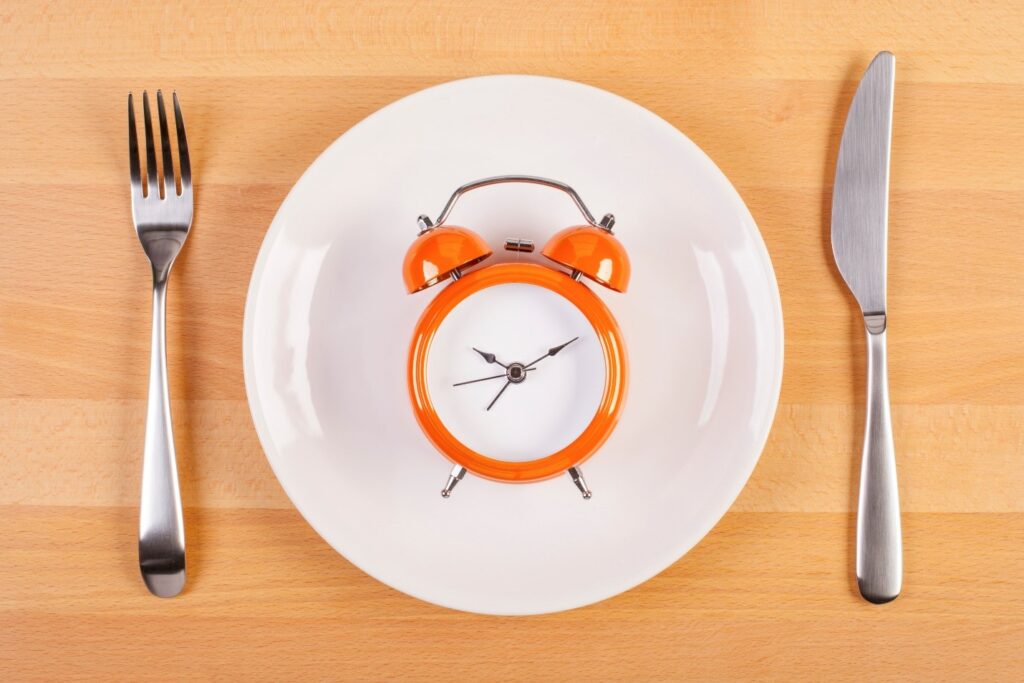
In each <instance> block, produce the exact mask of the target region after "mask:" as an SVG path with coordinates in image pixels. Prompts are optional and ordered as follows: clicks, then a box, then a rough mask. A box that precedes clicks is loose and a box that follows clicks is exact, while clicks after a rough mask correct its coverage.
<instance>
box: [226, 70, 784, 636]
mask: <svg viewBox="0 0 1024 683" xmlns="http://www.w3.org/2000/svg"><path fill="white" fill-rule="evenodd" d="M496 79H517V80H523V81H529V80H535V81H545V82H549V83H551V82H554V83H557V84H558V85H559V86H561V87H566V88H569V89H578V90H586V91H591V92H592V93H596V94H598V95H599V96H602V97H607V98H611V99H614V100H619V101H620V102H621V103H624V104H625V105H626V106H628V107H630V108H632V109H634V110H635V111H636V113H637V115H639V116H643V117H645V118H647V119H648V120H649V121H650V122H652V123H653V124H655V125H658V126H662V127H667V128H669V129H670V130H671V132H672V134H674V135H676V136H679V137H681V138H682V139H683V140H684V141H685V142H686V143H688V144H689V146H690V147H691V148H692V149H693V150H694V151H695V152H696V153H697V154H698V155H699V156H700V157H702V158H703V160H704V161H705V162H706V165H707V166H708V167H709V169H710V170H711V171H712V172H713V173H714V174H716V175H717V177H718V180H719V181H720V182H723V183H724V184H725V186H726V187H727V188H729V189H731V190H732V192H733V194H734V195H735V197H736V198H737V199H738V201H739V207H740V208H741V210H742V212H743V214H744V216H745V217H746V218H748V219H749V221H750V226H752V228H753V229H752V230H748V229H747V228H746V227H744V229H745V230H747V231H748V232H749V233H750V235H749V236H750V237H751V238H752V240H753V242H754V244H755V251H756V252H757V258H758V261H759V262H760V264H761V267H762V270H763V271H764V273H765V274H766V275H767V277H768V281H769V283H770V285H771V286H770V287H769V289H770V299H771V302H772V304H773V309H774V315H773V324H774V327H775V329H776V330H777V338H776V339H775V342H776V348H777V353H776V357H775V359H774V361H775V363H774V366H775V368H776V372H775V373H774V377H772V384H773V391H772V392H771V394H772V400H771V409H770V410H769V411H766V420H765V424H764V427H763V428H762V430H761V432H762V433H761V434H760V436H759V438H758V439H755V440H754V442H755V443H759V445H758V446H757V448H756V449H752V451H753V456H752V457H751V458H750V459H749V463H746V467H745V472H743V476H742V477H737V478H736V479H735V481H736V482H738V483H737V484H736V485H734V487H733V488H734V489H735V490H731V491H724V492H723V495H722V500H723V501H725V500H728V504H726V505H724V506H722V509H721V511H720V512H718V513H717V514H714V515H709V516H708V517H709V519H711V518H712V517H713V519H711V521H710V523H708V524H706V525H703V524H702V525H700V527H699V528H696V529H695V530H696V531H697V533H695V534H690V535H687V536H685V537H683V536H680V539H681V540H680V542H678V543H675V544H671V547H669V548H668V550H666V551H665V554H666V555H668V556H669V559H668V561H667V562H658V563H654V562H652V563H651V565H650V567H653V570H650V568H647V569H648V570H647V571H637V572H635V574H634V575H630V576H629V578H628V580H627V581H625V582H624V583H625V584H626V585H625V586H624V587H618V586H616V587H614V588H613V590H612V591H610V592H609V591H599V592H597V591H591V593H595V592H596V593H599V594H597V595H589V594H588V595H582V596H581V597H578V598H577V599H573V600H566V601H564V603H563V604H560V605H556V606H553V607H552V608H551V609H544V610H540V611H538V610H535V609H534V610H530V609H524V610H515V609H511V610H493V609H472V608H468V607H466V606H464V605H460V604H455V603H454V602H452V601H447V600H443V599H439V598H437V597H436V596H430V597H428V596H427V595H424V594H423V593H421V592H420V591H419V590H417V589H414V588H411V587H409V586H406V585H403V582H402V581H392V580H385V579H383V578H381V576H380V575H379V572H378V573H375V572H371V571H369V570H368V569H366V567H364V566H363V564H362V563H361V562H359V561H357V560H355V559H353V558H352V557H351V556H350V555H349V554H348V553H345V552H343V551H342V550H341V549H339V548H338V547H337V546H336V545H335V544H334V543H332V542H331V541H329V540H328V535H327V534H325V533H324V532H323V531H322V530H321V529H320V528H319V527H318V526H317V524H316V523H315V522H314V521H313V520H312V519H311V518H310V516H309V515H307V514H306V512H305V511H304V510H303V506H302V505H301V504H300V503H299V499H297V498H296V497H295V496H294V495H292V492H291V491H290V490H289V487H288V485H287V484H286V483H285V480H284V479H283V478H282V477H281V474H280V472H279V471H278V469H277V467H276V466H275V464H274V457H272V456H271V453H275V454H276V455H275V457H278V458H280V457H282V456H281V455H280V454H278V453H277V451H276V450H275V449H274V448H273V442H272V440H271V438H270V434H269V429H268V427H267V425H266V421H265V418H264V417H263V414H262V411H261V408H260V406H259V401H258V400H256V398H255V397H256V396H258V393H257V391H256V389H255V382H256V380H255V367H254V363H255V361H254V359H253V352H252V351H251V350H250V349H251V348H252V343H253V335H254V329H253V327H254V325H255V322H254V311H255V298H256V292H257V290H259V289H260V284H261V282H262V279H263V276H264V273H265V271H266V261H267V259H268V258H269V250H270V245H272V244H273V243H274V241H275V240H276V238H277V236H278V234H279V233H280V232H281V230H282V229H283V227H282V226H283V224H284V223H283V221H279V220H278V218H279V217H280V216H281V213H282V211H283V210H284V209H285V207H286V206H288V205H289V203H290V201H291V199H292V197H293V196H294V195H295V193H296V189H297V188H298V187H299V186H300V185H301V184H302V181H303V180H304V179H305V178H306V177H307V176H309V175H311V174H312V173H313V172H314V170H315V169H317V168H318V167H319V166H320V165H321V164H323V163H325V162H324V159H325V158H326V157H327V155H328V153H329V152H330V151H331V150H332V149H333V148H334V147H335V146H337V145H339V144H341V143H342V141H343V140H344V139H345V138H346V137H347V136H349V135H351V134H352V133H353V132H354V131H357V130H359V129H360V128H362V127H363V126H365V125H369V124H371V123H372V122H373V121H374V120H375V119H377V118H378V117H380V116H383V115H384V113H385V112H387V111H389V110H391V109H392V108H395V107H398V106H400V105H405V104H408V103H409V102H410V101H412V100H415V99H418V98H421V97H424V96H426V95H427V94H428V93H433V92H434V91H436V90H438V89H445V88H451V87H459V86H465V85H466V84H468V83H470V82H480V81H489V80H496ZM784 366H785V328H784V319H783V310H782V297H781V294H780V292H779V285H778V279H777V277H776V275H775V268H774V265H773V264H772V260H771V255H770V254H769V252H768V247H767V245H766V244H765V241H764V236H763V235H762V233H761V229H760V227H759V226H758V223H757V221H756V220H755V219H754V216H753V214H752V213H751V212H750V208H749V207H748V206H747V203H746V201H744V199H743V196H742V195H741V194H740V193H739V191H738V190H737V189H736V186H735V185H733V183H732V181H731V180H729V178H728V176H726V175H725V173H724V172H723V171H722V169H721V168H719V166H718V165H717V164H716V163H715V162H714V160H713V159H711V157H710V156H708V154H707V153H706V152H705V151H704V150H703V149H702V148H701V147H700V146H699V145H698V144H697V143H696V142H694V141H693V140H692V139H691V138H690V137H689V136H688V135H687V134H686V133H684V132H683V131H682V130H680V129H679V128H677V127H676V126H674V125H672V124H671V123H670V122H669V121H667V120H665V119H663V118H662V117H661V116H659V115H658V114H656V113H654V112H653V111H651V110H650V109H647V108H646V107H644V106H643V105H641V104H638V103H637V102H634V101H632V100H630V99H628V98H626V97H623V96H622V95H619V94H617V93H614V92H611V91H609V90H605V89H603V88H598V87H596V86H592V85H589V84H587V83H583V82H580V81H574V80H569V79H564V78H557V77H553V76H544V75H536V74H523V73H502V74H489V75H480V76H470V77H466V78H458V79H453V80H448V81H442V82H440V83H436V84H434V85H431V86H428V87H426V88H422V89H420V90H416V91H414V92H411V93H409V94H407V95H404V96H402V97H400V98H398V99H396V100H394V101H392V102H390V103H388V104H386V105H384V106H383V107H380V108H379V109H376V110H374V111H373V112H372V113H370V114H369V115H367V116H365V117H364V118H362V119H360V120H359V121H358V122H356V123H355V124H354V125H352V126H351V127H349V128H347V129H346V130H345V131H344V132H342V133H341V134H340V135H338V136H337V137H336V138H335V139H334V140H333V141H332V142H331V143H330V144H329V145H328V146H327V147H325V148H324V149H323V151H321V152H320V153H319V154H318V155H317V156H316V158H315V159H313V161H312V162H311V163H310V164H309V166H307V167H306V169H305V170H304V171H303V172H302V174H301V175H300V176H299V177H298V179H296V181H295V182H294V183H293V184H292V186H291V188H290V189H289V190H288V193H287V194H286V195H285V196H284V198H283V199H282V200H281V203H280V205H279V206H278V207H277V210H276V211H275V212H274V217H273V218H272V219H271V221H270V225H269V226H268V227H267V230H266V232H265V233H264V235H263V239H262V241H261V242H260V248H259V252H258V254H257V256H256V260H255V261H254V262H253V266H252V275H251V276H250V279H249V287H248V289H247V291H246V297H245V309H244V312H243V320H242V371H243V378H244V383H245V395H246V404H247V405H248V407H249V414H250V417H251V418H252V421H253V425H254V427H255V429H256V435H257V438H258V440H259V443H260V448H261V449H262V450H263V456H264V457H265V458H266V460H267V462H268V464H269V465H270V469H271V471H272V472H273V473H274V477H275V478H276V479H277V481H278V483H279V484H280V486H281V488H282V489H283V490H284V492H285V495H286V496H287V497H288V501H289V503H291V505H292V506H293V507H294V508H295V509H296V510H297V511H298V512H299V514H300V515H301V516H302V518H303V520H305V522H306V523H307V524H309V526H310V527H311V528H312V529H313V530H314V531H315V532H316V533H317V535H318V536H319V537H320V539H321V540H322V541H323V542H324V543H326V544H327V545H328V547H330V548H331V549H332V550H333V551H334V552H336V553H337V554H338V555H340V556H341V557H342V558H343V559H345V561H347V562H349V563H350V564H352V565H353V566H354V567H356V568H357V569H359V570H360V571H361V572H363V573H364V574H366V575H367V576H369V577H371V578H373V579H374V580H375V581H378V582H380V583H381V584H383V585H385V586H387V587H388V588H391V589H392V590H395V591H397V592H400V593H404V594H406V595H408V596H410V597H413V598H415V599H417V600H421V601H423V602H426V603H429V604H432V605H437V606H439V607H443V608H447V609H452V610H455V611H459V612H466V613H470V614H484V615H491V616H532V615H541V614H553V613H558V612H564V611H569V610H573V609H578V608H582V607H586V606H589V605H595V604H598V603H601V602H604V601H605V600H610V599H612V598H614V597H617V596H619V595H622V594H623V593H626V592H628V591H631V590H633V589H635V588H637V587H639V586H641V585H642V584H644V583H646V582H648V581H650V580H651V579H653V578H654V577H656V576H658V575H659V574H661V573H662V572H664V571H665V570H666V569H668V568H669V567H671V566H672V565H674V564H675V563H677V562H679V561H680V560H682V559H683V558H684V557H685V556H686V555H687V553H689V552H690V551H691V550H692V549H693V548H695V547H696V546H697V545H698V544H699V543H700V542H701V541H702V540H704V538H706V537H707V535H708V534H709V533H710V532H711V531H712V530H713V529H714V528H715V527H716V526H718V524H719V523H720V522H721V521H722V519H723V518H724V517H725V515H726V514H727V513H728V512H729V510H730V509H731V508H732V506H733V505H734V504H735V502H736V499H737V498H738V497H739V494H740V493H741V492H742V491H743V489H744V488H746V486H747V483H748V482H749V481H750V477H751V476H752V475H753V472H754V469H755V468H756V467H757V464H758V463H759V462H760V460H761V456H762V455H763V454H764V449H765V446H766V445H767V442H768V437H769V436H770V434H771V431H772V427H773V426H774V423H775V419H776V417H777V415H778V406H779V401H780V398H781V394H782V380H783V375H784V370H785V367H784ZM691 539H692V540H691Z"/></svg>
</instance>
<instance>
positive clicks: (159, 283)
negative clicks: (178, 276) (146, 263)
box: [151, 263, 171, 289]
mask: <svg viewBox="0 0 1024 683" xmlns="http://www.w3.org/2000/svg"><path fill="white" fill-rule="evenodd" d="M151 267H152V270H153V288H154V289H155V288H160V289H166V288H167V277H168V276H169V275H170V274H171V264H169V263H168V264H167V265H165V266H162V267H160V268H157V267H156V266H155V265H152V264H151Z"/></svg>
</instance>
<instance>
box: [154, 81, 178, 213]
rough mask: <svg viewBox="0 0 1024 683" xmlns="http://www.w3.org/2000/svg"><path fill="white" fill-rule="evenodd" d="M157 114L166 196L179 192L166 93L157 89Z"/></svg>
mask: <svg viewBox="0 0 1024 683" xmlns="http://www.w3.org/2000/svg"><path fill="white" fill-rule="evenodd" d="M156 114H157V116H158V117H159V119H160V149H161V151H162V152H163V159H164V196H165V197H166V196H168V195H172V194H177V188H176V187H175V185H174V162H172V161H171V137H170V135H169V134H168V133H167V110H165V109H164V94H163V93H162V92H160V91H159V90H157V91H156Z"/></svg>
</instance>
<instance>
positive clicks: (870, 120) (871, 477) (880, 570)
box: [832, 52, 903, 603]
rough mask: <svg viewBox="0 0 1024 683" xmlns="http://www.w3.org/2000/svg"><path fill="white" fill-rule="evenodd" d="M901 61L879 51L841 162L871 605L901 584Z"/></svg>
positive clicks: (842, 266)
mask: <svg viewBox="0 0 1024 683" xmlns="http://www.w3.org/2000/svg"><path fill="white" fill-rule="evenodd" d="M895 75H896V58H895V57H894V56H893V55H892V54H891V53H889V52H880V53H878V55H876V56H875V58H874V59H873V60H872V62H871V64H870V65H869V66H868V69H867V71H866V72H865V73H864V77H863V78H862V79H861V81H860V85H858V87H857V92H856V93H855V94H854V96H853V102H852V103H851V104H850V110H849V113H848V114H847V116H846V125H845V126H844V128H843V137H842V140H841V142H840V145H839V155H838V157H837V160H836V179H835V184H834V186H833V191H832V253H833V256H834V257H835V261H836V265H837V266H838V268H839V272H840V274H841V275H842V277H843V280H844V281H845V282H846V285H847V286H848V287H849V288H850V291H851V292H852V293H853V296H854V298H855V299H856V300H857V303H858V305H859V306H860V309H861V313H862V314H863V317H864V326H865V330H866V333H867V348H868V363H867V365H868V378H867V392H866V393H867V416H866V418H865V421H864V448H863V451H862V453H861V475H860V495H859V500H858V504H857V553H856V556H857V557H856V572H857V584H858V586H859V588H860V592H861V595H863V596H864V598H865V599H866V600H869V601H870V602H874V603H884V602H889V601H890V600H893V599H895V598H896V596H897V595H899V593H900V590H901V588H902V582H903V541H902V534H901V529H900V512H899V491H898V487H897V482H896V453H895V447H894V443H893V437H892V419H891V416H890V411H889V382H888V368H887V360H886V336H885V332H886V328H887V325H888V320H887V315H886V266H887V264H886V257H887V254H886V251H887V249H886V246H887V241H888V222H889V158H890V149H891V142H892V110H893V91H894V84H895Z"/></svg>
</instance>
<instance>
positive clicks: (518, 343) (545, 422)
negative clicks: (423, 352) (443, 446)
mask: <svg viewBox="0 0 1024 683" xmlns="http://www.w3.org/2000/svg"><path fill="white" fill-rule="evenodd" d="M570 340H575V341H572V343H570V344H568V345H567V346H565V347H564V348H563V349H561V350H560V351H558V353H556V354H555V355H553V356H548V357H545V358H543V359H541V360H537V359H538V358H541V357H542V356H544V355H545V354H547V353H548V351H549V349H552V348H554V347H557V346H561V345H562V344H565V343H566V342H569V341H570ZM474 349H479V352H478V351H475V350H474ZM480 352H483V353H485V354H493V355H494V357H495V358H496V360H497V361H498V362H500V363H502V364H504V365H511V364H521V365H522V366H530V369H529V370H527V371H526V372H525V378H524V379H523V380H522V381H520V382H518V383H516V382H509V380H508V375H509V374H513V375H514V374H515V372H514V370H513V371H512V372H511V373H509V372H507V371H506V368H504V367H502V365H499V364H498V363H488V362H487V361H486V360H485V358H484V357H483V356H482V355H481V353H480ZM534 361H537V362H536V363H535V364H533V365H532V366H531V365H530V364H531V363H533V362H534ZM606 373H607V369H606V367H605V361H604V353H603V352H602V349H601V343H600V341H599V339H598V337H597V334H596V332H595V331H594V328H593V327H592V326H591V325H590V323H589V321H588V320H587V319H586V317H585V316H584V315H583V313H582V312H581V311H580V310H579V309H578V308H576V306H574V305H573V304H572V303H571V302H570V301H568V300H567V299H565V298H564V297H562V296H560V295H558V294H555V293H554V292H552V291H550V290H547V289H545V288H543V287H537V286H535V285H528V284H503V285H495V286H493V287H488V288H486V289H483V290H480V291H479V292H476V293H475V294H473V295H471V296H469V297H467V298H466V299H465V300H463V301H462V302H460V303H459V304H458V305H457V306H456V307H455V308H454V309H452V311H451V313H449V314H448V315H447V316H446V317H445V319H444V320H443V321H442V322H441V324H440V325H439V326H438V329H437V331H436V332H435V334H434V338H433V342H432V343H431V346H430V350H429V354H428V356H427V359H426V380H427V391H428V392H429V394H430V400H431V402H432V404H433V406H434V410H435V411H436V412H437V415H438V417H439V418H440V420H441V421H442V422H443V423H444V425H445V427H447V429H448V431H450V432H451V433H452V435H453V436H454V437H455V438H457V439H458V440H459V441H461V442H462V443H463V444H465V445H466V446H467V447H469V448H471V449H473V450H474V451H476V452H477V453H480V454H481V455H485V456H487V457H489V458H494V459H497V460H505V461H509V462H523V461H528V460H537V459H539V458H543V457H546V456H548V455H551V454H552V453H555V452H557V451H559V450H561V449H563V448H565V447H566V446H568V445H569V444H571V443H572V442H573V441H575V440H576V438H577V437H579V435H580V434H581V433H582V432H583V430H584V429H586V427H587V425H588V424H590V421H591V420H592V419H593V417H594V414H595V413H596V412H597V408H598V406H599V405H600V403H601V398H602V395H603V393H604V384H605V375H606ZM495 376H497V377H495ZM486 377H495V378H494V379H487V380H483V381H479V382H473V383H471V384H463V385H461V386H454V385H455V384H457V383H461V382H467V381H469V380H475V379H482V378H486ZM506 385H507V386H506ZM503 389H504V390H503ZM499 392H501V395H500V397H498V394H499ZM495 397H498V398H497V400H496V401H495V400H494V399H495ZM492 401H493V405H491V404H492ZM489 405H491V408H490V409H489V410H488V406H489Z"/></svg>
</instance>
